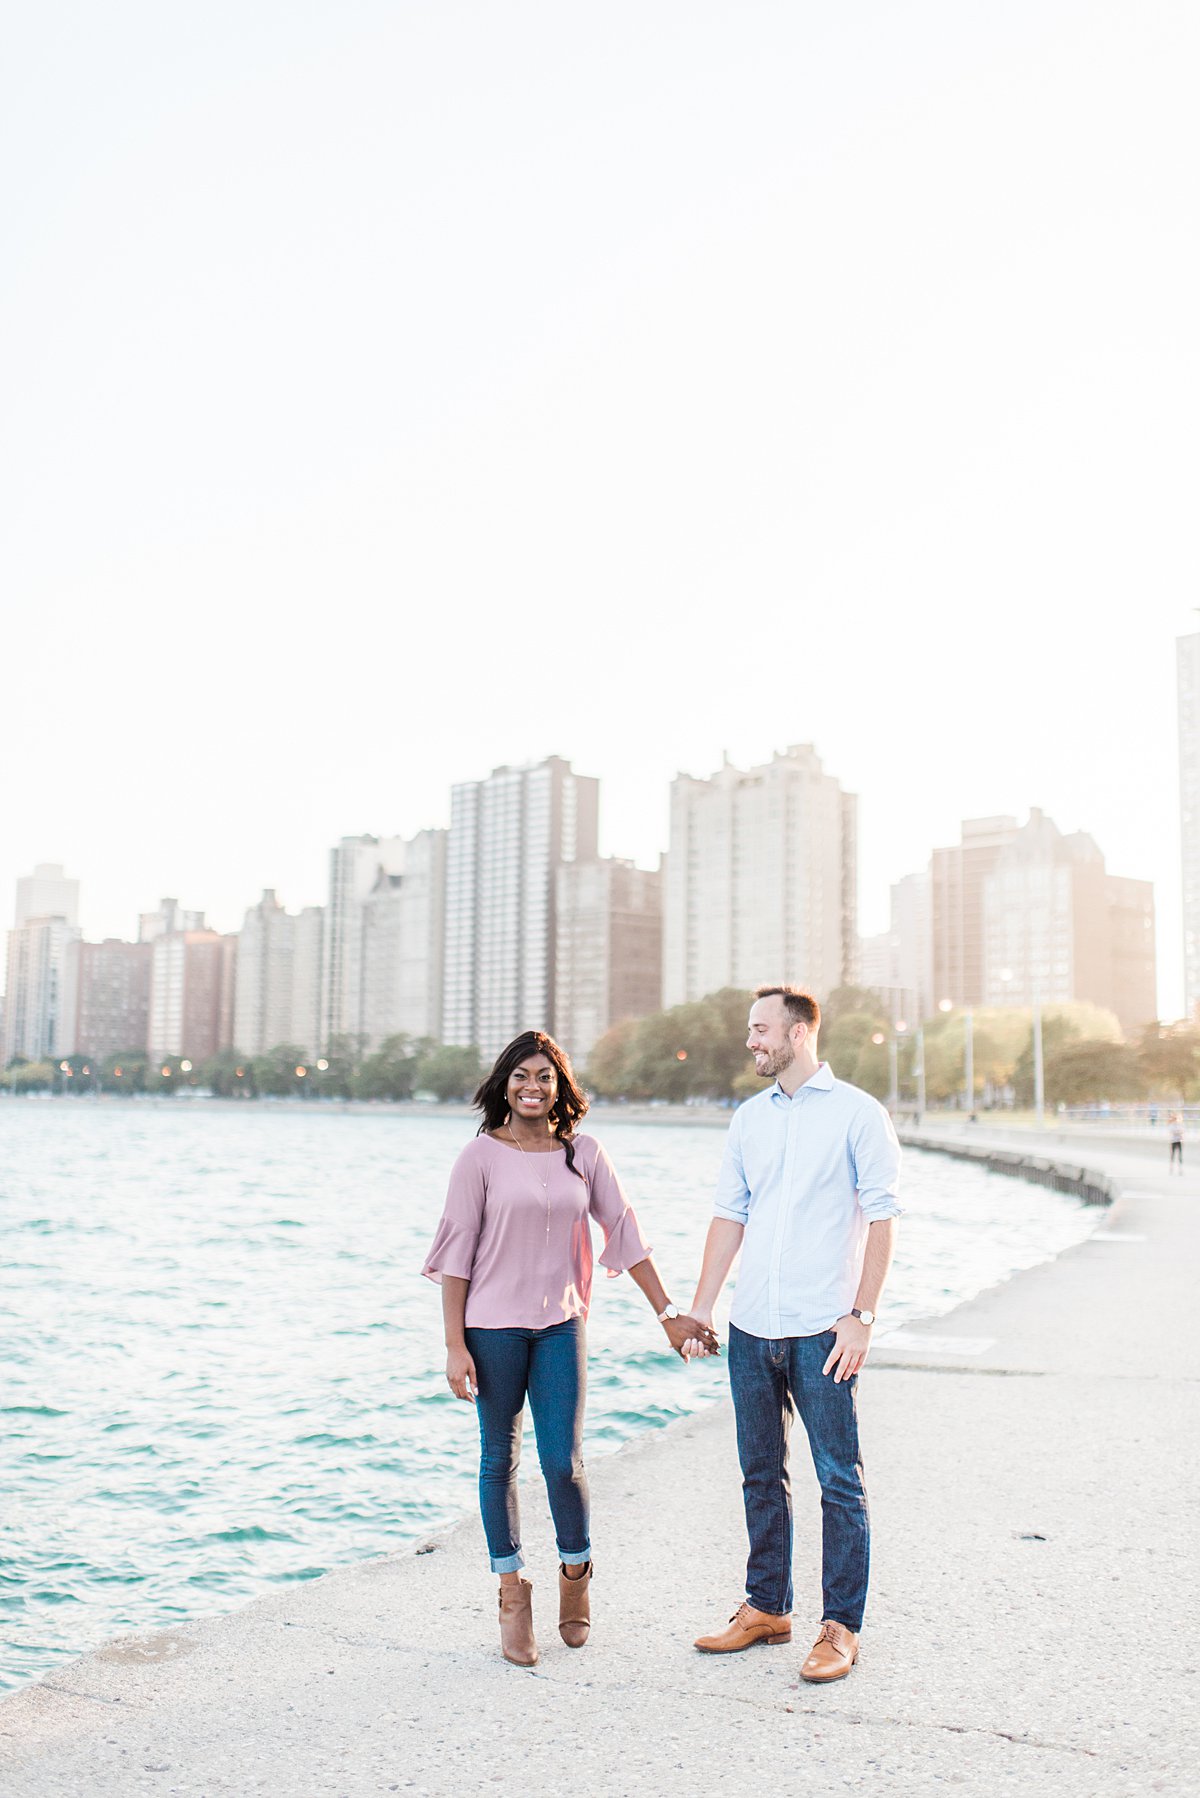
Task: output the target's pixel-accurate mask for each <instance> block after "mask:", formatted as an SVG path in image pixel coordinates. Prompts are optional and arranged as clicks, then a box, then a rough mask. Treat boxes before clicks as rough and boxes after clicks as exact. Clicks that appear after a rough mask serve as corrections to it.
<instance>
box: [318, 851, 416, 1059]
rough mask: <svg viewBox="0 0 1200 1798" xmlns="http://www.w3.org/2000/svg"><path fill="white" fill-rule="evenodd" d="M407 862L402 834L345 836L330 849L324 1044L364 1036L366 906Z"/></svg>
mask: <svg viewBox="0 0 1200 1798" xmlns="http://www.w3.org/2000/svg"><path fill="white" fill-rule="evenodd" d="M403 866H404V841H403V838H401V837H373V836H359V837H343V838H342V840H341V842H340V843H338V844H337V845H336V846H335V847H334V848H333V849H331V850H330V852H329V902H328V904H327V905H326V907H325V923H324V942H323V945H322V951H321V1045H320V1046H321V1047H322V1048H323V1049H324V1048H328V1047H329V1044H330V1043H331V1042H332V1041H333V1040H334V1038H335V1037H351V1038H358V1037H360V1036H361V1035H362V1034H363V1021H362V992H363V983H362V972H363V970H362V947H363V906H364V905H365V903H366V900H367V896H368V894H369V893H370V892H371V891H372V890H373V888H374V886H375V883H376V881H377V880H378V878H379V873H380V870H381V869H382V870H383V871H384V872H385V873H388V874H399V873H400V872H401V871H402V869H403Z"/></svg>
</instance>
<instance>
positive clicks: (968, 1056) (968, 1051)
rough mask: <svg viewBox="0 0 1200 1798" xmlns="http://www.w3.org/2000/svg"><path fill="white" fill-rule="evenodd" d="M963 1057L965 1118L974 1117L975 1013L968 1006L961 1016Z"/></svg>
mask: <svg viewBox="0 0 1200 1798" xmlns="http://www.w3.org/2000/svg"><path fill="white" fill-rule="evenodd" d="M963 1056H964V1059H965V1061H966V1064H967V1068H966V1072H967V1117H968V1119H970V1118H973V1117H974V1116H975V1013H974V1012H973V1011H972V1010H971V1008H970V1006H969V1005H968V1007H967V1009H966V1011H965V1013H964V1014H963Z"/></svg>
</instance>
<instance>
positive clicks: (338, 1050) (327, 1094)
mask: <svg viewBox="0 0 1200 1798" xmlns="http://www.w3.org/2000/svg"><path fill="white" fill-rule="evenodd" d="M365 1046H366V1038H365V1037H364V1036H349V1035H345V1036H331V1037H330V1039H329V1047H328V1048H327V1049H326V1051H325V1053H324V1055H321V1056H318V1057H317V1060H318V1061H323V1062H324V1063H325V1066H324V1067H323V1068H322V1067H317V1066H316V1065H315V1063H314V1064H313V1065H312V1066H311V1067H310V1071H309V1078H310V1079H311V1081H312V1086H311V1087H310V1089H309V1090H310V1091H311V1092H314V1093H317V1094H319V1095H320V1096H321V1097H322V1098H330V1099H348V1098H349V1097H350V1095H351V1093H352V1092H353V1090H354V1076H355V1073H356V1072H357V1070H358V1067H359V1065H360V1063H361V1062H362V1058H363V1050H364V1048H365Z"/></svg>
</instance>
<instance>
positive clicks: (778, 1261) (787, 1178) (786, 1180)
mask: <svg viewBox="0 0 1200 1798" xmlns="http://www.w3.org/2000/svg"><path fill="white" fill-rule="evenodd" d="M799 1116H800V1101H799V1097H798V1095H793V1097H792V1099H791V1100H790V1101H789V1104H788V1110H787V1123H786V1126H785V1136H784V1145H785V1146H784V1151H783V1171H782V1174H781V1176H780V1182H779V1191H778V1193H777V1195H776V1199H775V1231H774V1234H773V1236H772V1238H771V1265H770V1268H769V1270H768V1275H767V1304H768V1307H769V1310H770V1316H769V1319H768V1322H769V1325H770V1330H771V1334H772V1336H775V1337H782V1335H783V1320H782V1318H781V1316H780V1309H779V1295H780V1281H781V1275H782V1263H783V1237H784V1227H785V1225H786V1223H787V1209H788V1194H789V1193H790V1192H791V1188H792V1146H793V1142H794V1140H795V1125H796V1120H797V1118H798V1117H799Z"/></svg>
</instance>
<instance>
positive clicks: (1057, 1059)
mask: <svg viewBox="0 0 1200 1798" xmlns="http://www.w3.org/2000/svg"><path fill="white" fill-rule="evenodd" d="M1145 1090H1146V1089H1145V1083H1144V1080H1143V1077H1142V1071H1141V1068H1140V1067H1139V1066H1138V1061H1137V1057H1136V1055H1135V1054H1134V1053H1133V1051H1132V1050H1131V1049H1128V1048H1126V1047H1125V1045H1124V1044H1123V1043H1109V1042H1090V1043H1084V1042H1071V1043H1067V1044H1065V1045H1064V1046H1063V1047H1061V1048H1059V1049H1058V1050H1057V1051H1056V1053H1055V1055H1054V1057H1053V1059H1052V1060H1050V1061H1048V1062H1047V1066H1046V1097H1047V1098H1048V1099H1049V1100H1050V1102H1051V1103H1052V1104H1054V1105H1060V1104H1061V1105H1083V1104H1086V1103H1087V1102H1088V1101H1089V1100H1094V1099H1115V1100H1121V1099H1140V1098H1142V1097H1143V1095H1144V1094H1145Z"/></svg>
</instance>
